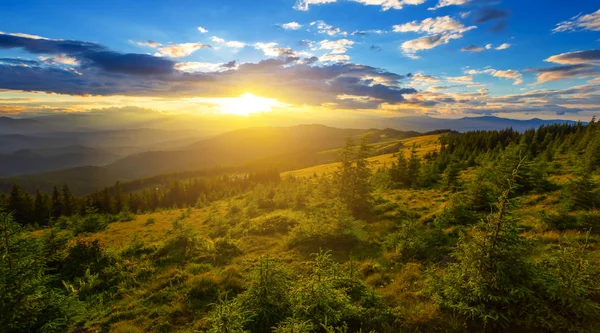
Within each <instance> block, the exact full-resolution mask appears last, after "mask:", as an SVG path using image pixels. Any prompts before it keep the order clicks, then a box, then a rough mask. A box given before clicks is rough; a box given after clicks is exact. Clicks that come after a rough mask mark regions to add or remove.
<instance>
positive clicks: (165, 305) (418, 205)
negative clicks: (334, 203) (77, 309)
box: [88, 135, 600, 332]
mask: <svg viewBox="0 0 600 333" xmlns="http://www.w3.org/2000/svg"><path fill="white" fill-rule="evenodd" d="M438 137H439V136H438V135H431V136H426V137H418V138H412V139H407V140H402V141H403V144H404V145H405V146H407V147H410V146H411V145H412V144H413V143H415V144H416V145H417V146H420V147H419V148H418V151H419V154H425V153H426V152H427V151H431V150H434V149H435V148H436V142H437V139H438ZM408 151H409V150H408V149H407V150H405V153H407V154H408ZM392 155H393V154H386V155H381V156H377V157H373V158H371V160H372V161H373V162H376V161H377V162H378V163H379V164H386V163H387V164H389V163H390V162H391V160H392ZM335 168H336V164H335V163H331V164H325V165H319V166H315V167H311V168H306V169H302V170H296V171H291V172H289V173H287V174H290V175H295V176H299V177H309V176H312V175H313V174H314V173H317V174H321V173H329V172H332V171H334V170H335ZM472 174H473V171H472V170H467V171H466V172H463V175H462V177H461V178H463V179H468V178H471V177H472ZM567 177H568V176H567V175H565V174H559V175H556V176H553V177H552V179H554V180H557V181H558V182H559V183H564V181H565V179H566V178H567ZM377 195H378V196H379V197H380V198H381V199H382V201H384V202H387V203H386V204H385V205H387V206H388V208H381V207H380V209H379V212H380V213H378V214H373V215H372V217H371V218H367V219H365V222H366V224H365V231H366V242H365V245H364V246H361V247H359V248H348V249H343V250H338V251H336V252H334V253H333V254H334V257H335V258H336V259H338V260H342V261H343V260H347V259H348V256H349V254H350V253H351V254H352V257H353V259H355V260H357V261H358V265H359V268H358V269H359V271H360V272H361V277H362V278H363V279H364V280H365V282H366V283H367V284H369V285H370V286H372V287H373V288H375V290H376V292H377V293H378V294H379V295H380V296H381V297H382V299H383V300H384V302H385V303H387V304H388V305H389V306H392V307H397V309H398V311H400V316H401V317H402V318H404V320H405V323H406V324H408V325H410V327H419V325H421V324H422V323H427V322H431V320H435V319H436V318H439V316H440V311H439V309H438V308H437V306H436V305H435V304H434V303H433V302H432V301H431V300H429V299H427V298H423V297H421V296H419V295H420V293H421V292H422V290H423V287H424V285H425V283H426V279H427V274H426V272H425V270H426V267H425V265H423V264H422V263H420V262H417V261H411V262H408V263H405V264H402V265H393V264H392V265H390V260H389V258H388V257H387V256H386V255H387V254H386V253H384V252H382V250H381V247H380V242H381V241H382V240H383V238H384V237H385V236H386V235H387V234H388V233H390V232H391V230H393V229H394V227H395V225H396V224H397V223H398V222H399V221H400V219H399V217H398V216H397V214H398V211H402V210H409V211H410V212H412V213H414V214H416V218H417V220H418V221H419V222H422V223H425V222H430V221H432V220H433V218H434V217H435V215H436V214H437V213H439V212H440V211H441V210H442V209H443V207H445V206H446V205H447V203H448V201H449V199H450V198H451V196H452V194H451V193H448V192H446V191H442V190H438V189H428V190H385V191H382V192H380V193H378V194H377ZM251 200H253V197H252V194H243V195H239V196H237V197H234V198H230V199H224V200H221V201H216V202H213V203H211V204H209V205H207V206H205V207H202V208H190V209H188V210H187V213H186V210H184V209H179V210H168V211H161V212H155V213H151V214H143V215H138V216H137V217H136V219H135V220H134V221H130V222H116V223H112V224H110V225H109V227H108V228H107V229H106V230H105V231H103V232H100V233H98V234H96V235H94V236H97V237H99V238H101V239H102V240H103V241H105V242H106V243H107V244H108V246H109V248H110V249H111V250H112V251H122V250H123V249H125V248H127V247H128V246H130V244H131V242H132V239H134V237H138V238H139V239H142V240H143V241H144V242H146V243H147V244H150V245H152V244H154V245H159V244H161V243H162V242H163V241H164V239H165V238H166V237H167V232H168V231H169V230H170V229H171V228H172V225H173V222H174V221H175V220H177V219H178V217H179V216H182V215H185V214H189V216H188V217H186V218H185V219H184V222H185V223H186V224H187V225H189V226H191V227H192V228H193V229H194V230H196V231H197V232H198V233H199V235H201V236H203V237H207V238H209V234H210V232H211V227H210V226H209V225H208V224H207V222H206V220H207V219H208V218H209V217H210V216H211V215H213V216H214V215H220V216H227V215H228V214H229V212H230V211H231V208H232V207H245V206H246V205H247V204H248V202H249V201H251ZM520 201H521V205H520V206H518V207H516V209H515V210H514V213H515V215H516V216H518V218H519V219H520V220H521V224H522V225H524V226H526V227H527V230H525V235H527V236H528V237H531V238H532V239H535V240H536V241H537V244H539V247H538V248H539V251H543V250H544V249H548V248H550V247H555V246H557V245H556V244H560V243H561V242H562V240H563V239H565V238H571V239H582V238H583V236H582V235H581V234H580V233H578V232H575V231H565V232H557V231H548V230H546V229H545V228H544V227H543V226H542V225H541V224H540V222H539V218H538V217H539V214H540V213H541V212H543V211H547V210H553V211H556V210H557V209H558V207H559V205H560V199H559V194H558V192H549V193H546V194H544V195H538V194H531V195H527V196H525V197H523V198H522V199H521V200H520ZM380 206H381V205H380ZM376 209H377V207H376ZM270 215H286V216H291V217H295V218H298V219H301V218H302V217H303V216H304V215H305V212H303V211H302V210H293V209H277V210H261V211H260V215H259V216H258V217H254V218H252V217H247V218H246V219H247V220H248V223H250V224H252V223H253V222H254V221H255V220H256V219H260V218H262V217H264V216H270ZM149 219H153V220H154V221H155V222H154V223H153V224H147V221H148V220H149ZM447 231H448V232H449V231H450V230H447ZM286 237H287V236H286V235H285V234H273V235H252V234H242V235H238V236H236V237H235V238H234V241H235V242H236V243H237V244H238V246H239V247H240V248H241V249H242V250H243V254H242V255H240V256H238V257H236V258H234V259H233V260H232V261H231V262H230V263H228V264H226V265H224V266H218V265H217V266H214V267H210V268H209V271H208V272H204V273H200V276H207V275H211V276H221V277H222V278H223V279H226V280H223V281H229V280H227V279H235V278H237V279H238V280H239V281H242V282H240V283H242V284H243V281H244V277H245V276H246V274H247V273H248V270H249V269H250V267H252V265H255V264H256V262H257V260H258V258H259V257H260V256H262V255H266V254H268V255H269V256H271V257H273V258H277V259H279V260H282V261H284V262H286V263H288V264H289V265H290V266H291V267H294V268H297V269H298V270H302V269H303V262H305V261H306V260H310V251H305V250H301V249H297V248H290V247H288V246H287V244H286ZM598 240H600V239H599V238H598V236H597V235H593V236H592V239H591V243H592V244H596V243H597V242H598ZM593 251H594V252H593V253H592V260H593V261H594V264H596V265H598V264H599V263H600V249H598V248H594V250H593ZM132 264H133V265H136V264H137V263H136V262H132ZM152 274H153V275H152V278H151V279H149V280H147V281H145V282H143V283H142V284H141V285H140V286H137V287H133V288H131V289H130V290H128V292H126V293H125V297H124V298H123V299H122V300H119V301H117V302H116V303H113V304H110V306H108V308H107V309H106V310H105V311H104V312H100V313H98V314H97V315H95V316H93V318H90V322H88V324H91V326H94V327H97V328H99V327H102V328H103V331H111V332H144V331H165V330H167V331H177V329H179V328H182V327H184V326H186V325H187V326H188V327H189V326H190V325H191V326H194V325H197V324H198V322H200V321H199V320H198V317H197V315H194V314H191V313H188V312H187V310H186V309H187V308H188V307H189V304H188V303H187V302H188V301H187V300H186V299H185V297H183V294H185V292H186V290H188V289H186V288H190V286H191V285H192V283H193V281H194V280H193V278H194V276H198V274H199V273H197V272H194V271H193V266H191V265H188V266H185V267H173V266H170V267H166V268H162V269H158V270H156V271H154V272H152ZM180 276H184V277H185V278H184V280H183V281H184V282H181V284H177V285H172V283H173V282H171V281H174V279H175V278H178V279H179V278H180ZM232 276H233V278H232ZM186 279H187V280H186ZM223 283H230V282H223ZM166 286H168V287H166ZM156 293H160V295H168V298H167V299H160V300H159V301H156V300H155V299H154V298H155V297H156ZM165 297H166V296H165ZM192 319H195V320H196V322H193V320H192Z"/></svg>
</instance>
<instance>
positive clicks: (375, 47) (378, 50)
mask: <svg viewBox="0 0 600 333" xmlns="http://www.w3.org/2000/svg"><path fill="white" fill-rule="evenodd" d="M369 50H371V51H375V52H381V46H378V45H371V47H370V48H369Z"/></svg>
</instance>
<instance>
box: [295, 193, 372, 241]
mask: <svg viewBox="0 0 600 333" xmlns="http://www.w3.org/2000/svg"><path fill="white" fill-rule="evenodd" d="M364 238H365V236H364V223H363V222H361V221H358V220H356V219H355V218H354V217H353V216H352V212H351V211H350V210H349V209H348V208H347V207H346V205H345V204H343V203H341V202H339V201H336V202H335V204H334V205H333V206H332V207H330V208H322V209H320V210H318V211H316V212H315V213H314V214H312V215H311V216H309V217H307V218H306V219H304V220H303V221H301V222H300V223H299V224H298V225H296V226H295V227H294V228H292V230H291V231H290V233H289V235H288V238H287V244H288V246H290V247H298V246H306V247H309V248H310V249H313V250H316V249H318V248H320V247H325V248H329V249H332V248H341V247H346V246H351V245H355V244H356V243H357V242H361V241H362V240H364Z"/></svg>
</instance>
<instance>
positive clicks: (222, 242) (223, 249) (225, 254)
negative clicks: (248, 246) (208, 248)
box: [214, 237, 244, 265]
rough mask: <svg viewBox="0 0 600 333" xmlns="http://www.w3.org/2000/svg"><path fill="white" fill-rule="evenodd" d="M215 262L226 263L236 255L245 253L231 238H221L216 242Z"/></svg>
mask: <svg viewBox="0 0 600 333" xmlns="http://www.w3.org/2000/svg"><path fill="white" fill-rule="evenodd" d="M214 250H215V259H214V262H215V264H217V265H219V264H226V263H228V262H229V261H230V260H231V259H233V258H234V257H237V256H239V255H241V254H242V253H244V252H243V251H242V250H241V249H240V248H239V247H238V246H237V244H236V243H235V242H234V241H232V240H231V239H230V238H228V237H225V238H219V239H217V240H215V242H214Z"/></svg>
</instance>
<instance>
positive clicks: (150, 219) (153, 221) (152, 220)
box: [144, 217, 156, 226]
mask: <svg viewBox="0 0 600 333" xmlns="http://www.w3.org/2000/svg"><path fill="white" fill-rule="evenodd" d="M155 223H156V219H155V218H153V217H149V218H148V219H147V220H146V223H144V225H145V226H149V225H153V224H155Z"/></svg>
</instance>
